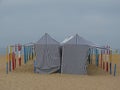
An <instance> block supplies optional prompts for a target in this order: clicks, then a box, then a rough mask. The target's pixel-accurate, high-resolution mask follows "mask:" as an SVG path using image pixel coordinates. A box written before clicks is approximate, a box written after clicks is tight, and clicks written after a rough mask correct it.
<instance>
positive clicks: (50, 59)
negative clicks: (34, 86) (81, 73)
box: [34, 33, 60, 74]
mask: <svg viewBox="0 0 120 90" xmlns="http://www.w3.org/2000/svg"><path fill="white" fill-rule="evenodd" d="M34 46H35V53H36V66H35V67H36V72H37V73H41V74H47V73H48V74H49V73H53V72H56V71H58V70H59V69H60V51H59V47H60V43H59V42H57V41H56V40H54V39H53V38H52V37H50V36H49V35H48V34H47V33H45V35H44V36H43V37H41V39H40V40H38V41H37V43H35V44H34Z"/></svg>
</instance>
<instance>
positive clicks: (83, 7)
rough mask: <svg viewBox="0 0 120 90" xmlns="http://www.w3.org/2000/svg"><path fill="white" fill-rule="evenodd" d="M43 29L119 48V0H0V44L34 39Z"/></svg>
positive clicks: (63, 35) (52, 34)
mask: <svg viewBox="0 0 120 90" xmlns="http://www.w3.org/2000/svg"><path fill="white" fill-rule="evenodd" d="M45 32H47V33H49V34H50V35H51V36H52V37H53V38H55V39H56V40H58V41H62V40H64V39H65V37H67V36H70V35H74V34H76V33H78V34H79V35H80V36H82V37H84V38H85V39H87V40H90V41H92V42H94V43H96V44H98V45H101V46H102V45H106V44H108V45H111V47H113V48H119V47H120V40H119V39H120V0H0V47H5V46H6V45H9V44H15V43H27V42H36V41H37V40H38V39H39V38H40V37H41V36H42V35H43V34H44V33H45Z"/></svg>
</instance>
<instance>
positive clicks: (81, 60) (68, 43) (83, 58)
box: [61, 34, 94, 74]
mask: <svg viewBox="0 0 120 90" xmlns="http://www.w3.org/2000/svg"><path fill="white" fill-rule="evenodd" d="M91 46H94V44H93V43H92V42H90V41H88V40H85V39H84V38H82V37H80V36H79V35H78V34H76V35H75V36H72V37H70V38H68V39H65V40H64V41H63V42H62V65H61V73H65V74H87V69H86V68H87V59H88V50H89V48H90V47H91Z"/></svg>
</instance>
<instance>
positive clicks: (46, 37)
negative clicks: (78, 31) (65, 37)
mask: <svg viewBox="0 0 120 90" xmlns="http://www.w3.org/2000/svg"><path fill="white" fill-rule="evenodd" d="M36 44H56V45H59V44H60V43H59V42H57V41H56V40H55V39H53V38H52V37H51V36H50V35H49V34H48V33H45V35H44V36H42V37H41V38H40V40H38V41H37V43H36Z"/></svg>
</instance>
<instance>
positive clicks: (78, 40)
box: [61, 34, 96, 47]
mask: <svg viewBox="0 0 120 90" xmlns="http://www.w3.org/2000/svg"><path fill="white" fill-rule="evenodd" d="M61 44H62V45H66V44H74V45H87V46H91V47H95V46H96V45H95V44H94V43H92V42H91V41H88V40H86V39H84V38H83V37H80V36H79V35H78V34H76V35H75V36H70V37H69V38H66V39H65V40H64V41H63V42H61Z"/></svg>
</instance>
